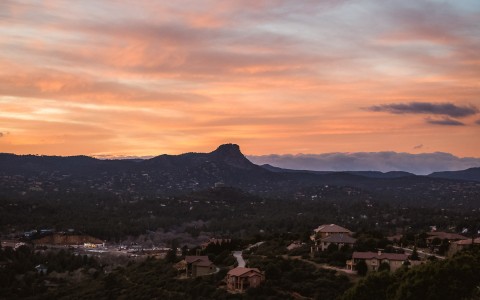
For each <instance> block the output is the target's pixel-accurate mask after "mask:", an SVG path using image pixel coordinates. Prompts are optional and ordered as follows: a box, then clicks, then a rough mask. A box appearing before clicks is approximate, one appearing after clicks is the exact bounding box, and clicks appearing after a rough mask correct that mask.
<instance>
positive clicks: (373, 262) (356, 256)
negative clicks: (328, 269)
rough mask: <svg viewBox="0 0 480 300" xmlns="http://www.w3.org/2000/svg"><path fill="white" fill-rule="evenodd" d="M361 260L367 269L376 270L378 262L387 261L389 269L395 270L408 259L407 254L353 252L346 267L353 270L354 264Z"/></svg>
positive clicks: (378, 265)
mask: <svg viewBox="0 0 480 300" xmlns="http://www.w3.org/2000/svg"><path fill="white" fill-rule="evenodd" d="M361 260H363V261H365V263H366V264H367V267H368V271H377V270H378V268H379V267H380V264H382V263H387V264H388V265H389V266H390V271H391V272H395V271H396V270H398V269H399V268H401V267H402V265H403V264H404V262H405V261H407V260H408V255H407V254H401V253H382V252H381V251H378V252H353V254H352V259H351V260H348V261H347V269H348V270H355V266H356V265H357V263H358V262H359V261H361Z"/></svg>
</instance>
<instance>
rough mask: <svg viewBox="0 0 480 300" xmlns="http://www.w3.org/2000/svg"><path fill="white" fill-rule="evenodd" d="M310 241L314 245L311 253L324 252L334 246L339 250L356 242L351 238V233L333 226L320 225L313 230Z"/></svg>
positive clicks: (340, 227)
mask: <svg viewBox="0 0 480 300" xmlns="http://www.w3.org/2000/svg"><path fill="white" fill-rule="evenodd" d="M310 239H311V240H312V241H313V242H314V243H315V245H314V247H313V248H312V252H313V251H325V250H326V249H327V248H328V246H330V245H332V244H333V245H336V246H337V247H338V248H341V247H343V246H345V245H348V246H350V247H352V246H353V244H355V242H356V241H357V240H356V239H354V238H353V237H352V232H351V231H350V230H348V229H346V228H343V227H342V226H338V225H335V224H328V225H321V226H319V227H318V228H316V229H314V230H313V235H311V236H310Z"/></svg>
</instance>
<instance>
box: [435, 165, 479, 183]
mask: <svg viewBox="0 0 480 300" xmlns="http://www.w3.org/2000/svg"><path fill="white" fill-rule="evenodd" d="M428 176H429V177H435V178H448V179H456V180H473V181H480V168H470V169H466V170H461V171H445V172H434V173H432V174H430V175H428Z"/></svg>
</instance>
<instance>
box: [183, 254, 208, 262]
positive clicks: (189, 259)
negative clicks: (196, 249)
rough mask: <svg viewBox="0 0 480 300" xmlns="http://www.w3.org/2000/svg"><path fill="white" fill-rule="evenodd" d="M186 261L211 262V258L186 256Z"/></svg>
mask: <svg viewBox="0 0 480 300" xmlns="http://www.w3.org/2000/svg"><path fill="white" fill-rule="evenodd" d="M185 261H186V262H187V264H191V263H194V262H197V261H198V262H209V261H210V259H208V256H205V255H203V256H188V255H187V256H185Z"/></svg>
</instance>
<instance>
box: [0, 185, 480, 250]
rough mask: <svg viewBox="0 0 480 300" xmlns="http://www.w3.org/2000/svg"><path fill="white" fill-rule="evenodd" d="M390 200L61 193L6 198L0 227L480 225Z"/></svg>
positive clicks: (112, 232)
mask: <svg viewBox="0 0 480 300" xmlns="http://www.w3.org/2000/svg"><path fill="white" fill-rule="evenodd" d="M352 193H353V194H352ZM387 202H388V200H386V199H375V198H374V196H373V195H372V194H369V193H367V192H362V191H359V190H354V191H352V189H347V188H341V187H329V188H328V192H325V194H324V196H323V197H321V198H320V197H316V198H302V197H300V198H299V199H295V200H294V199H274V198H265V197H258V196H254V195H251V194H249V193H246V192H243V191H241V190H238V189H234V188H223V189H209V190H205V191H201V192H195V193H190V194H186V195H183V196H176V197H168V198H153V199H145V200H141V201H128V202H125V201H120V200H119V199H117V198H114V197H107V196H105V195H96V194H81V193H72V194H70V195H65V196H64V197H62V198H61V199H60V198H58V199H51V198H27V199H23V200H21V201H18V200H16V199H10V198H0V214H1V216H2V218H0V231H1V232H12V231H22V230H23V231H27V230H31V229H41V228H54V229H57V230H65V229H68V228H74V229H75V230H76V231H77V232H82V233H85V234H89V235H91V236H94V237H97V238H100V239H102V240H109V241H119V240H122V239H124V238H125V237H126V236H138V235H140V234H144V233H145V232H146V231H147V230H149V231H156V230H157V229H160V228H163V229H168V228H171V227H173V226H179V225H180V224H183V223H189V222H192V221H198V220H203V221H205V225H204V226H203V227H202V228H190V229H189V232H190V233H191V234H192V236H193V235H195V234H197V235H198V234H199V233H200V232H201V231H203V232H213V233H215V234H217V235H226V236H233V237H237V238H246V237H251V236H254V235H258V234H262V235H275V234H282V233H286V232H289V233H293V234H297V235H299V236H300V239H302V240H308V235H309V234H310V232H311V230H312V229H313V228H316V227H317V226H319V225H320V224H325V223H336V224H341V225H342V226H344V227H347V228H349V229H351V230H353V231H356V232H358V231H362V230H381V231H383V232H384V233H385V235H387V234H394V233H396V230H398V229H399V228H402V229H405V230H412V231H414V232H419V231H422V230H423V231H426V230H429V226H430V225H436V226H437V229H438V230H447V229H449V228H451V227H454V228H455V229H456V230H457V231H459V230H462V229H463V228H471V229H472V230H473V229H475V228H474V227H475V226H476V224H480V216H479V215H478V213H477V211H472V210H463V211H458V210H455V211H453V210H448V209H427V208H415V207H410V208H407V207H397V206H393V205H389V204H388V203H387ZM479 229H480V228H479ZM475 231H476V230H475Z"/></svg>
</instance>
